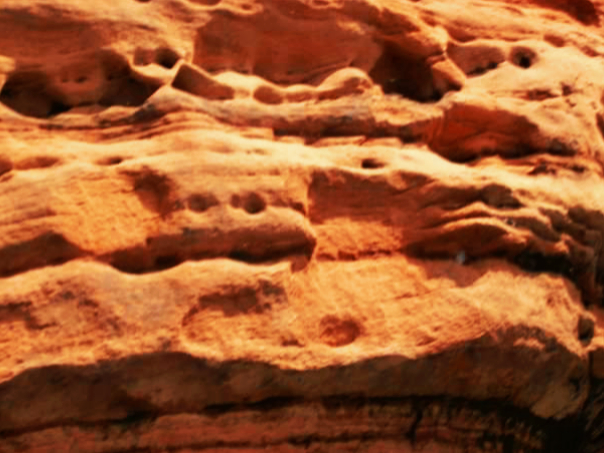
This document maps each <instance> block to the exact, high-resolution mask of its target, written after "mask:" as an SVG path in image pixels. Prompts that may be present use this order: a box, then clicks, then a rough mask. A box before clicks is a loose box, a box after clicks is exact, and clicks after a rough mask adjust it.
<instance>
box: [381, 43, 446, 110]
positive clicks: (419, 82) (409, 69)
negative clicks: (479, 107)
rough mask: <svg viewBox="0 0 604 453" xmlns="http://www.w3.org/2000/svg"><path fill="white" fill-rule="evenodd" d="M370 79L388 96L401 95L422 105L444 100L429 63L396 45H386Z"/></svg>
mask: <svg viewBox="0 0 604 453" xmlns="http://www.w3.org/2000/svg"><path fill="white" fill-rule="evenodd" d="M369 76H370V77H371V78H372V79H373V81H374V82H375V83H377V84H378V85H380V86H381V87H382V89H383V91H384V93H386V94H399V95H401V96H403V97H406V98H408V99H412V100H414V101H418V102H435V101H438V100H440V98H441V97H442V94H441V93H439V92H438V90H437V89H436V88H435V86H434V81H433V78H432V70H431V68H430V66H429V65H428V64H427V63H426V61H425V60H422V59H416V58H412V57H409V56H406V55H404V54H403V53H402V52H401V51H400V50H399V49H398V48H397V47H396V46H395V45H394V44H390V43H387V44H385V46H384V52H383V54H382V56H381V57H380V59H379V60H378V61H377V63H376V64H375V66H374V67H373V69H372V70H371V72H370V73H369Z"/></svg>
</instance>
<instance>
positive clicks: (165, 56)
mask: <svg viewBox="0 0 604 453" xmlns="http://www.w3.org/2000/svg"><path fill="white" fill-rule="evenodd" d="M179 59H180V56H179V55H178V54H177V53H176V52H174V51H173V50H172V49H168V48H165V47H164V48H161V49H157V52H156V54H155V62H156V63H157V64H158V65H160V66H163V67H164V68H166V69H172V68H173V67H174V65H176V63H177V62H178V60H179Z"/></svg>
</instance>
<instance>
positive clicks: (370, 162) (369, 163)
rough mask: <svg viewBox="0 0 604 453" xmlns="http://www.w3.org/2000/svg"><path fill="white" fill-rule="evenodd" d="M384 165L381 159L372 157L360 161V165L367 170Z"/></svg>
mask: <svg viewBox="0 0 604 453" xmlns="http://www.w3.org/2000/svg"><path fill="white" fill-rule="evenodd" d="M384 166H385V164H384V163H383V162H382V161H380V160H378V159H375V158H373V157H368V158H366V159H363V160H362V161H361V167H362V168H365V169H367V170H375V169H376V168H382V167H384Z"/></svg>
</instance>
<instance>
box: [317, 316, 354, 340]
mask: <svg viewBox="0 0 604 453" xmlns="http://www.w3.org/2000/svg"><path fill="white" fill-rule="evenodd" d="M319 327H320V331H321V334H320V338H321V341H322V342H323V343H324V344H326V345H328V346H331V347H338V346H345V345H348V344H351V343H352V342H354V341H355V340H356V339H357V338H358V336H359V335H361V328H360V327H359V325H358V324H357V322H356V321H355V320H353V319H350V318H346V319H342V318H339V317H337V316H333V315H329V316H325V317H324V318H323V319H322V320H321V323H320V326H319Z"/></svg>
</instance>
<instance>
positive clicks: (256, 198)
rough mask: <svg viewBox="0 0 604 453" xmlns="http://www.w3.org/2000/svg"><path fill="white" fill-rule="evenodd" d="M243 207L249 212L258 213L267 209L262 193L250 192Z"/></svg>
mask: <svg viewBox="0 0 604 453" xmlns="http://www.w3.org/2000/svg"><path fill="white" fill-rule="evenodd" d="M243 209H244V210H245V212H247V213H248V214H258V213H259V212H262V211H264V210H265V209H266V201H264V199H263V198H262V197H261V196H260V195H258V194H256V193H250V194H248V195H247V196H246V197H245V199H244V200H243Z"/></svg>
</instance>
